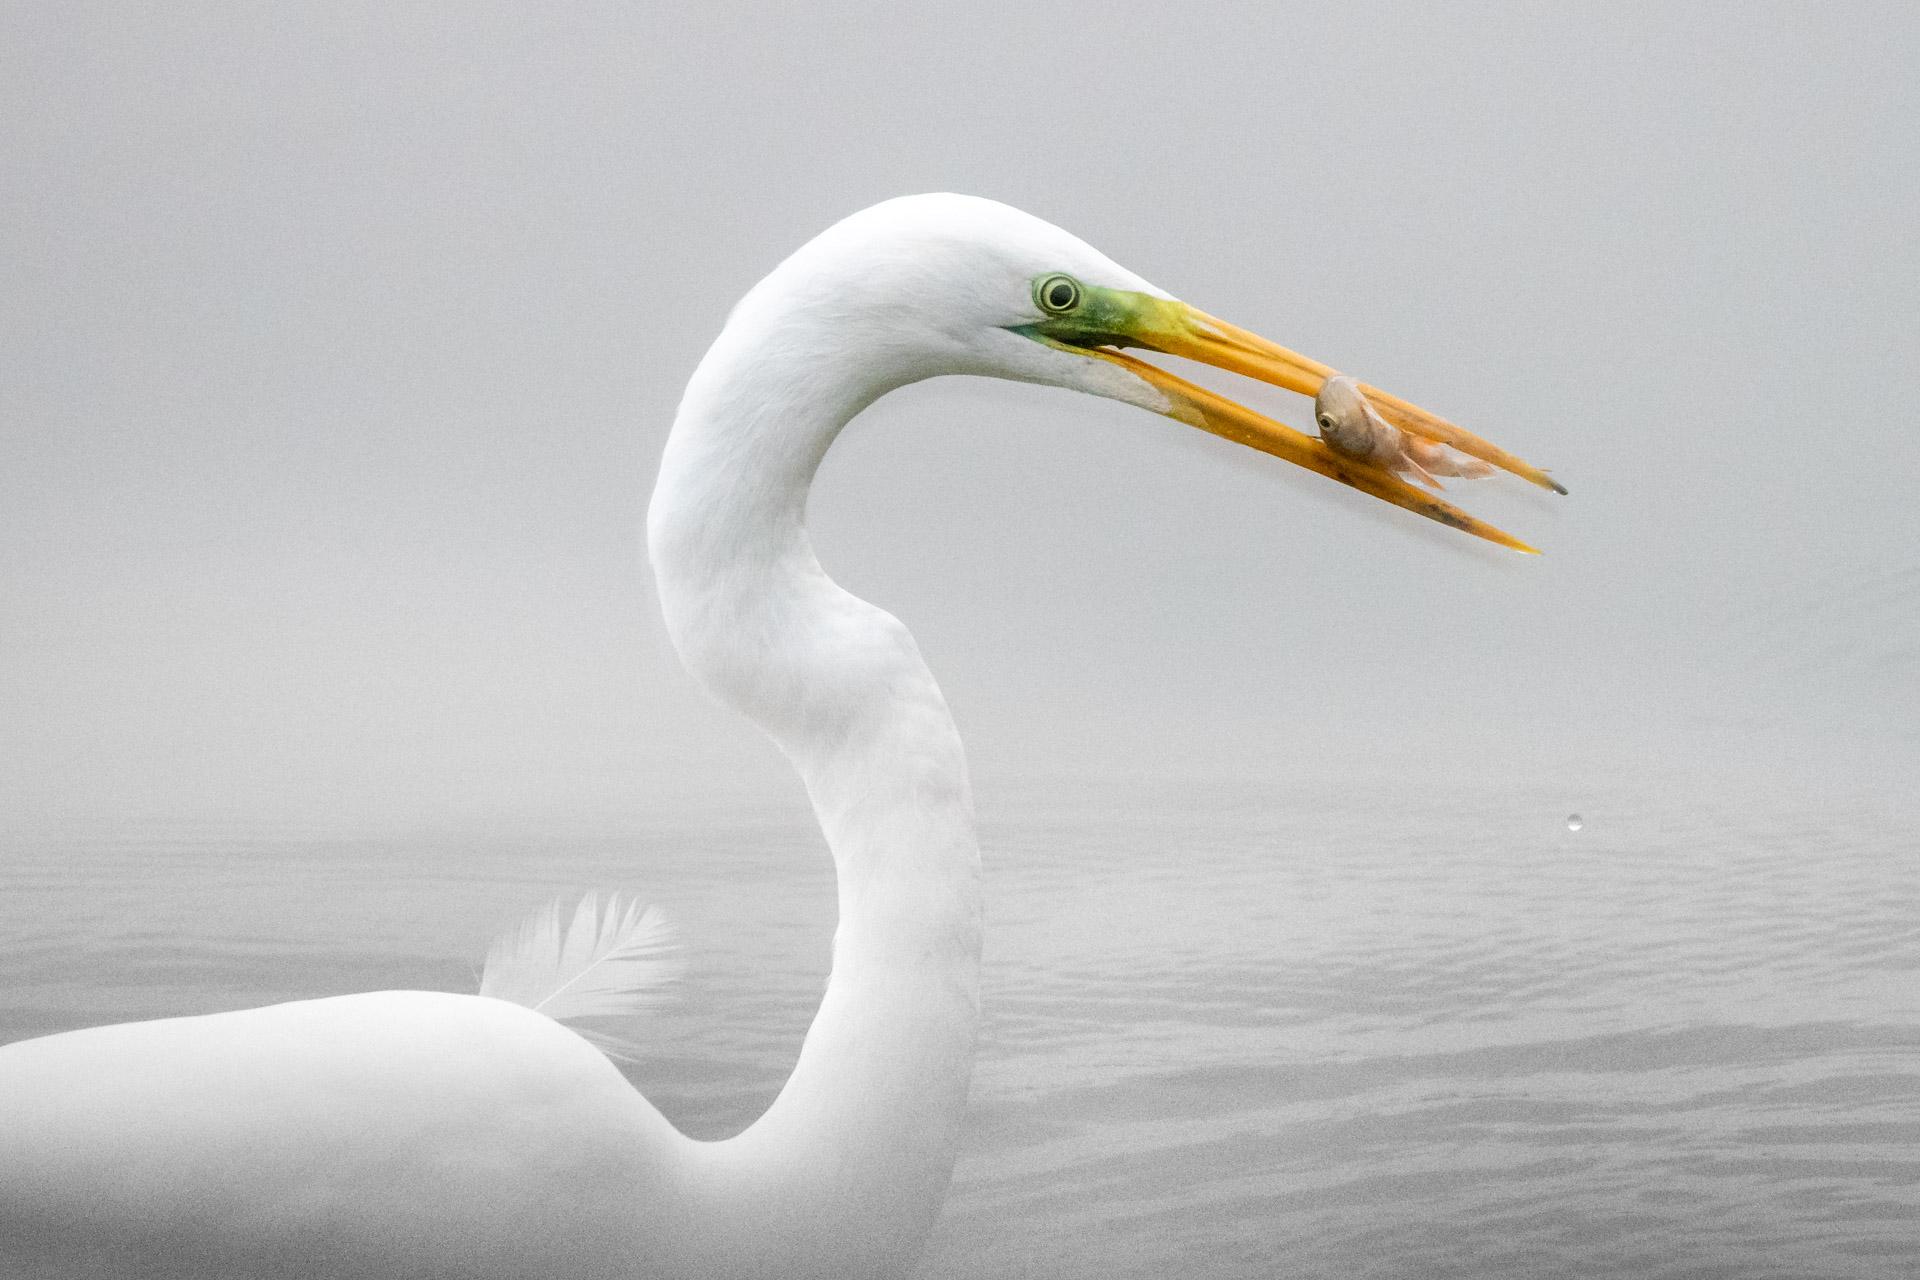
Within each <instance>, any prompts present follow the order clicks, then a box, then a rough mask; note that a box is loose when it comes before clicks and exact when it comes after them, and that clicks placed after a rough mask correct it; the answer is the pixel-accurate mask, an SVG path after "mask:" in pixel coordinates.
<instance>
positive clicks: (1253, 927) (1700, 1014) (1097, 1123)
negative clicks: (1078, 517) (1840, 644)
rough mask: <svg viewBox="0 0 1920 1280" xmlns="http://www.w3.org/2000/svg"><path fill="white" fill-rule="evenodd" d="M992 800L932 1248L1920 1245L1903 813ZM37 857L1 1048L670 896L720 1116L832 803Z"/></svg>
mask: <svg viewBox="0 0 1920 1280" xmlns="http://www.w3.org/2000/svg"><path fill="white" fill-rule="evenodd" d="M982 810H983V814H982V816H983V824H982V825H983V836H984V839H985V842H986V845H987V863H988V868H987V870H988V879H989V892H990V903H991V906H990V911H991V915H990V920H989V929H988V955H987V969H986V997H987V1020H986V1024H985V1029H984V1036H983V1041H982V1047H981V1054H980V1060H979V1066H978V1070H977V1075H976V1085H975V1090H974V1103H973V1108H972V1112H971V1125H970V1128H969V1131H968V1135H967V1142H966V1149H965V1152H964V1154H963V1156H962V1160H961V1164H960V1168H959V1171H958V1174H957V1176H956V1179H955V1184H954V1190H953V1194H952V1197H951V1199H950V1201H949V1204H948V1207H947V1211H946V1214H945V1216H944V1218H943V1220H942V1222H941V1224H940V1226H939V1228H938V1229H937V1232H936V1235H935V1239H934V1242H933V1246H932V1248H931V1250H930V1253H929V1257H928V1260H927V1262H926V1265H925V1266H924V1268H923V1273H924V1274H926V1275H928V1276H935V1277H958V1276H1006V1275H1014V1276H1021V1275H1030V1276H1104V1277H1111V1276H1142V1277H1145V1276H1167V1275H1176V1274H1177V1275H1188V1276H1265V1275H1273V1274H1289V1275H1300V1276H1342V1277H1347V1276H1380V1277H1388V1276H1394V1277H1439V1276H1474V1277H1522V1276H1525V1277H1537V1276H1580V1275H1591V1276H1698V1277H1708V1276H1726V1277H1743V1278H1744V1277H1767V1276H1779V1277H1811V1276H1845V1277H1852V1276H1863V1277H1866V1276H1887V1277H1894V1276H1912V1275H1916V1274H1920V838H1917V837H1916V833H1915V826H1914V821H1913V812H1914V811H1913V807H1912V805H1911V803H1910V802H1907V801H1905V800H1903V799H1901V798H1898V797H1894V798H1887V797H1885V796H1884V794H1882V795H1881V796H1880V798H1879V799H1874V798H1872V797H1869V798H1868V799H1866V800H1864V801H1863V800H1862V799H1861V798H1860V797H1858V796H1855V797H1851V798H1846V799H1842V798H1839V797H1836V796H1833V795H1831V794H1827V793H1824V792H1821V791H1819V790H1817V789H1814V788H1807V789H1806V790H1805V791H1803V792H1795V791H1794V790H1792V789H1790V788H1789V789H1777V788H1775V789H1762V790H1756V791H1739V790H1737V789H1727V790H1719V791H1710V792H1707V793H1705V794H1701V793H1699V792H1690V791H1688V790H1687V789H1686V788H1672V787H1651V786H1632V785H1625V784H1614V785H1611V786H1609V787H1607V788H1604V789H1589V790H1585V791H1581V792H1579V793H1569V792H1567V791H1565V790H1564V789H1559V788H1542V787H1535V788H1481V789H1479V790H1476V791H1473V792H1471V793H1464V794H1463V793H1453V794H1449V793H1446V792H1445V791H1443V790H1442V789H1441V788H1438V787H1428V788H1425V789H1421V788H1417V787H1416V788H1415V789H1414V791H1413V792H1412V793H1410V794H1406V795H1402V796H1398V797H1396V799H1395V802H1394V803H1393V804H1391V805H1382V804H1381V803H1379V802H1378V801H1377V799H1376V800H1373V801H1366V800H1362V799H1358V798H1355V797H1353V796H1350V795H1342V794H1337V793H1333V792H1329V793H1327V794H1323V795H1312V794H1308V795H1300V794H1293V795H1287V794H1283V793H1281V792H1278V791H1275V792H1272V793H1259V792H1248V791H1246V790H1244V789H1242V790H1235V789H1233V788H1227V787H1221V788H1218V789H1214V790H1209V791H1205V792H1201V791H1189V792H1184V793H1181V792H1176V791H1173V790H1167V791H1164V792H1142V791H1140V790H1139V789H1123V788H1117V787H1102V786H1099V785H1094V784H1077V785H1075V786H1072V787H1065V788H1057V789H1050V788H1039V787H1035V788H1033V789H1031V790H1030V791H1027V792H1019V791H1015V792H1014V793H1012V794H1001V795H999V796H997V797H995V796H992V795H988V794H983V797H982ZM1576 810H1577V811H1578V812H1579V813H1580V815H1581V817H1582V820H1583V821H1582V824H1581V829H1580V830H1578V831H1572V830H1569V828H1568V823H1567V817H1568V815H1569V813H1571V812H1574V811H1576ZM7 853H8V856H7V857H6V859H5V861H4V863H3V864H0V935H3V936H4V946H0V1040H11V1039H17V1038H21V1037H24V1036H29V1035H36V1034H43V1033H47V1032H52V1031H57V1030H63V1029H66V1028H70V1027H77V1026H84V1025H88V1024H92V1023H97V1022H105V1021H114V1020H121V1019H129V1018H142V1017H154V1016H163V1015H171V1014H180V1013H191V1012H204V1011H209V1010H214V1009H223V1008H233V1007H238V1006H243V1005H248V1004H257V1003H263V1002H267V1001H272V1000H278V999H286V998H292V997H300V996H309V995H320V994H331V993H335V992H339V991H345V990H353V989H365V988H376V987H385V986H422V987H441V988H447V989H454V990H460V989H470V988H471V984H472V980H473V966H474V961H475V959H476V958H477V957H478V955H479V954H480V953H481V952H482V951H483V950H484V947H485V943H486V941H487V939H488V937H489V936H490V935H491V934H492V933H493V932H494V931H495V930H496V929H497V928H499V927H500V926H502V925H503V924H506V923H509V922H511V921H512V920H513V919H514V917H515V916H516V915H517V914H518V913H519V912H520V911H521V910H522V909H523V908H524V907H526V906H528V905H529V904H533V903H537V902H539V901H541V900H543V899H544V898H545V897H547V896H548V895H549V894H550V893H552V892H553V891H555V890H561V889H577V888H584V887H589V886H594V885H606V886H626V887H632V888H635V889H639V890H641V891H643V892H645V893H647V894H648V895H649V896H652V897H655V898H659V899H661V900H663V901H666V902H667V903H669V904H670V905H671V906H672V907H673V909H674V910H675V913H676V915H677V916H678V917H679V920H680V922H681V923H682V926H683V928H684V932H685V935H686V940H687V942H688V945H689V950H690V953H691V955H690V958H691V962H692V967H693V972H692V974H691V976H690V978H689V981H688V990H687V999H685V1000H684V1001H683V1002H681V1003H680V1004H679V1005H678V1006H677V1007H676V1008H674V1009H673V1010H672V1011H671V1012H669V1013H667V1014H664V1015H662V1016H661V1018H660V1020H659V1023H658V1025H657V1027H656V1035H655V1037H654V1039H655V1040H656V1042H657V1043H658V1045H659V1053H658V1055H657V1056H656V1057H655V1058H654V1059H653V1060H651V1061H649V1062H647V1063H645V1064H643V1065H641V1066H639V1067H637V1068H635V1069H634V1070H633V1071H632V1075H633V1076H634V1078H635V1080H636V1082H637V1083H639V1084H641V1085H642V1087H644V1088H645V1089H646V1091H647V1092H648V1093H649V1095H650V1096H651V1097H653V1098H654V1100H655V1101H656V1102H657V1103H659V1104H660V1106H661V1107H662V1109H663V1110H664V1111H666V1112H667V1114H668V1115H670V1116H672V1117H673V1118H675V1119H676V1120H677V1121H679V1122H680V1123H681V1124H682V1125H683V1126H684V1127H686V1128H688V1129H689V1130H691V1131H693V1132H695V1133H697V1134H700V1135H702V1136H718V1135H721V1134H724V1133H727V1132H729V1131H731V1130H732V1129H735V1128H737V1127H739V1126H740V1125H742V1124H744V1123H745V1122H747V1121H748V1120H750V1119H751V1118H752V1117H753V1116H754V1115H755V1114H756V1113H757V1112H758V1110H759V1109H760V1108H762V1107H764V1106H765V1105H766V1103H767V1102H768V1101H769V1100H770V1099H771V1097H772V1095H773V1093H774V1091H775V1090H776V1089H777V1088H778V1086H779V1083H780V1081H781V1080H782V1079H783V1078H784V1075H785V1073H786V1071H787V1069H788V1068H789V1066H790V1065H791V1062H792V1059H793V1055H794V1053H795V1051H796V1049H797V1046H798V1044H799V1040H800V1037H801V1036H802V1034H803V1033H804V1031H805V1028H806V1023H807V1019H808V1017H809V1016H810V1014H811V1011H812V1004H813V1002H814V1001H815V1000H816V999H817V997H818V993H819V990H820V985H821V982H822V980H823V977H824V974H825V969H826V961H827V952H828V944H829V939H830V934H831V918H832V886H831V878H830V872H829V867H828V863H827V861H826V858H825V855H824V853H823V852H822V850H821V848H820V846H819V843H818V838H817V836H816V835H815V834H814V833H813V831H812V829H811V827H810V825H809V824H808V823H807V821H806V817H805V815H804V812H803V811H802V810H800V809H799V808H798V806H797V804H796V805H793V806H770V807H768V808H766V809H764V810H756V811H754V812H750V813H734V814H726V815H715V814H696V813H693V812H689V813H687V814H684V815H681V816H678V817H673V818H663V819H661V820H659V821H657V822H652V823H649V824H646V829H645V831H644V833H643V834H636V835H631V836H626V837H621V838H613V837H606V838H600V839H591V840H589V839H571V840H551V841H546V842H532V841H524V840H521V841H514V840H506V839H499V838H494V839H481V840H462V841H453V840H449V839H435V840H431V841H418V842H404V841H391V840H389V841H364V842H337V841H335V842H327V841H317V840H311V839H298V838H290V837H287V836H284V835H275V836H262V835H244V834H236V833H232V832H222V833H208V832H193V833H175V834H173V835H171V836H168V837H164V838H162V837H157V836H154V835H151V834H147V835H142V836H139V837H129V838H127V839H124V840H119V841H102V842H93V843H87V844H76V843H64V842H36V843H28V844H24V845H16V846H14V847H12V848H10V849H9V850H8V851H7Z"/></svg>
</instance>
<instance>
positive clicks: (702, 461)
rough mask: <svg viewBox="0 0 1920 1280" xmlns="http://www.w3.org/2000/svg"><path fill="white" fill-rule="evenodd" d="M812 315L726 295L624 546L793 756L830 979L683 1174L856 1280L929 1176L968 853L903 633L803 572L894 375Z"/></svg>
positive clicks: (893, 1252) (943, 1129) (951, 1108)
mask: <svg viewBox="0 0 1920 1280" xmlns="http://www.w3.org/2000/svg"><path fill="white" fill-rule="evenodd" d="M817 331H818V330H817V328H816V327H815V326H810V325H809V324H808V323H807V321H806V318H805V317H802V316H794V315H792V314H783V311H782V308H781V307H780V306H778V305H777V304H775V303H772V302H769V301H768V300H766V299H765V298H763V297H762V296H761V295H760V293H759V292H756V294H752V295H749V297H748V299H747V300H746V301H745V302H743V303H742V304H741V306H740V308H738V309H737V310H736V311H735V313H734V315H733V317H732V318H731V319H730V320H729V322H728V325H727V327H726V329H725V330H724V331H723V332H722V334H721V336H720V338H719V339H718V341H716V342H715V344H714V346H713V348H712V350H710V351H709V352H708V354H707V356H706V358H705V359H704V360H703V361H702V363H701V365H700V368H699V369H698V371H697V372H696V373H695V375H694V377H693V380H692V381H691V382H690V383H689V385H688V388H687V393H686V396H685V398H684V399H683V401H682V403H681V407H680V412H679V414H678V416H677V417H676V419H675V421H674V426H673V433H672V436H671V437H670V439H669V440H668V443H667V449H666V453H665V456H664V457H663V459H662V462H661V469H660V478H659V482H658V484H657V485H656V487H655V489H654V496H653V503H652V507H651V509H650V511H649V514H648V543H649V551H650V554H651V558H652V561H653V568H654V575H655V578H656V580H657V583H658V587H659V592H660V601H661V607H662V610H663V612H664V614H665V617H666V622H667V627H668V630H669V632H670V633H671V634H672V636H673V640H674V643H675V645H676V646H677V647H678V649H679V651H680V655H681V658H682V660H683V661H684V662H685V663H686V665H687V667H688V669H689V670H691V671H692V672H693V673H694V675H695V676H697V677H698V678H699V679H700V680H701V681H702V682H703V683H704V684H706V685H707V687H708V688H710V689H711V690H712V691H713V692H714V693H715V694H716V695H717V696H719V697H720V698H722V699H723V700H724V701H726V702H728V703H730V704H731V705H733V706H734V707H736V708H738V709H739V710H740V711H742V712H743V713H745V714H746V715H747V716H749V717H750V718H752V719H753V720H754V721H756V722H757V723H758V724H760V725H761V727H763V728H764V729H765V730H766V731H767V732H768V733H769V734H771V735H772V737H773V738H774V740H775V741H776V742H778V743H779V745H780V747H781V748H782V749H783V750H784V751H785V752H786V754H787V756H788V757H789V758H790V759H791V760H792V761H793V764H794V766H795V768H796V769H797V770H798V771H799V773H800V775H801V777H802V778H803V779H804V780H805V782H806V786H807V792H808V795H809V796H810V797H811V799H812V802H813V807H814V812H815V813H816V815H817V816H818V818H819V821H820V826H821V829H822V831H823V832H824V833H825V835H826V838H827V843H828V845H829V846H830V848H831V849H832V852H833V858H834V862H835V866H836V870H837V874H838V885H839V906H840V920H839V928H838V930H837V932H836V934H835V936H834V948H833V972H832V977H831V979H830V981H829V983H828V987H827V992H826V995H825V997H824V999H823V1000H822V1002H821V1005H820V1011H819V1013H818V1015H817V1016H816V1018H815V1019H814V1023H813V1026H812V1028H811V1030H810V1031H809V1032H808V1034H807V1039H806V1042H805V1044H804V1045H803V1046H802V1048H801V1051H800V1059H799V1062H798V1065H797V1066H796V1067H795V1069H794V1072H793V1075H792V1077H791V1078H790V1079H789V1080H788V1082H787V1085H786V1088H785V1089H784V1090H782V1092H781V1094H780V1096H779V1098H778V1099H777V1100H776V1101H775V1103H774V1104H773V1106H772V1107H771V1108H770V1109H769V1110H768V1112H767V1113H766V1115H764V1116H763V1117H762V1118H761V1119H760V1120H759V1121H758V1122H756V1123H755V1124H754V1125H753V1126H752V1127H751V1128H750V1129H748V1130H747V1131H746V1132H745V1133H743V1134H741V1135H740V1136H739V1137H737V1138H734V1139H732V1140H730V1141H728V1142H724V1143H719V1144H716V1145H715V1146H714V1147H713V1148H711V1149H710V1153H709V1155H710V1158H711V1166H710V1168H709V1169H708V1172H707V1176H709V1177H711V1178H712V1179H714V1180H715V1181H714V1188H715V1191H716V1193H718V1192H719V1191H720V1190H721V1189H722V1188H724V1190H725V1194H727V1195H728V1196H729V1197H733V1196H740V1195H743V1194H744V1195H747V1196H750V1197H752V1202H754V1203H761V1204H765V1205H766V1206H768V1227H767V1231H766V1238H765V1239H762V1240H759V1241H747V1242H741V1244H740V1248H742V1249H751V1250H753V1251H754V1252H755V1253H756V1254H758V1253H760V1251H761V1250H763V1249H764V1250H767V1251H770V1252H768V1253H767V1254H766V1255H765V1256H769V1257H774V1258H778V1257H781V1256H784V1257H786V1258H788V1259H792V1258H796V1257H812V1258H822V1259H825V1258H833V1262H832V1269H834V1270H837V1273H839V1274H848V1275H856V1274H863V1273H865V1272H867V1271H869V1270H871V1269H875V1268H879V1267H885V1266H889V1265H892V1264H894V1263H896V1262H897V1261H898V1260H900V1259H902V1258H907V1259H910V1258H911V1257H913V1256H914V1255H915V1254H917V1252H918V1249H919V1247H920V1245H921V1242H922V1241H923V1239H924V1237H925V1234H926V1231H927V1230H928V1228H929V1227H930V1226H931V1224H932V1222H933V1219H934V1216H935V1215H936V1214H937V1213H938V1210H939V1206H940V1202H941V1200H942V1199H943V1198H944V1195H945V1192H946V1186H947V1182H948V1179H949V1177H950V1175H951V1172H952V1168H953V1161H954V1155H955V1150H956V1146H957V1141H958V1133H959V1124H960V1118H961V1115H962V1112H963V1110H964V1107H965V1103H966V1092H967V1083H968V1078H969V1074H970V1071H971V1066H972V1060H973V1049H974V1036H975V1030H976V1027H977V1025H978V1020H979V994H978V971H979V957H980V920H981V905H980V863H979V851H978V846H977V844H976V842H975V838H974V831H973V814H972V799H971V796H970V794H969V791H968V784H967V770H966V760H965V756H964V754H963V752H962V749H961V745H960V738H959V735H958V733H957V732H956V731H955V729H954V725H953V720H952V717H951V716H950V715H949V714H948V711H947V707H946V702H945V700H944V699H943V698H942V697H941V694H940V690H939V687H938V686H937V685H936V684H935V683H934V680H933V676H932V675H931V674H930V673H929V672H928V671H927V668H926V665H925V664H924V663H923V662H922V661H921V659H920V655H919V651H918V649H917V647H916V646H915V644H914V642H913V637H912V636H911V635H910V634H908V632H907V630H906V628H905V627H903V626H902V625H901V624H900V623H899V622H898V621H896V620H895V619H894V618H893V617H891V616H890V615H888V614H887V613H885V612H884V611H882V610H880V609H878V608H875V607H874V606H872V605H870V604H867V603H866V602H865V601H863V600H860V599H858V598H857V597H855V596H853V595H852V594H850V593H848V592H847V591H844V590H842V589H841V588H840V586H839V585H838V584H836V583H835V582H834V581H833V580H832V579H830V578H829V577H827V575H826V574H825V572H824V571H822V569H821V568H820V564H819V562H818V560H817V559H815V557H814V554H813V548H812V544H811V543H810V541H809V540H808V538H807V534H806V528H805V516H806V502H807V491H808V488H809V486H810V485H811V483H812V480H813V475H814V472H815V470H816V469H817V468H818V466H819V463H820V460H821V459H822V458H823V457H824V456H825V455H826V452H827V449H828V447H829V446H830V445H831V444H832V443H833V440H834V438H835V436H837V435H838V433H839V431H840V428H841V427H842V426H844V425H845V424H846V422H847V421H848V420H849V419H850V418H852V417H853V416H854V415H855V414H856V413H858V412H859V411H860V410H861V409H863V408H865V407H866V406H867V405H868V404H870V403H871V402H872V401H873V400H874V399H876V398H878V397H879V396H880V395H881V394H883V393H884V392H886V391H888V390H890V389H892V387H893V386H896V385H899V383H901V382H904V381H906V380H907V379H906V377H904V376H902V377H892V376H889V375H888V374H887V373H886V372H885V371H884V369H882V370H876V369H875V368H874V367H872V366H871V365H870V364H869V363H867V362H866V361H864V360H862V361H860V362H853V361H850V360H848V359H847V358H846V357H845V356H844V355H841V354H839V353H841V352H844V351H845V350H846V347H845V345H844V344H843V343H836V342H832V341H827V340H826V338H827V337H828V335H827V334H826V333H824V332H822V333H820V339H821V340H819V341H812V340H810V339H811V337H812V335H813V334H814V333H816V332H817ZM836 1251H838V1254H839V1256H835V1254H836ZM849 1252H851V1253H852V1255H853V1256H848V1254H849ZM743 1261H744V1259H743ZM749 1269H750V1268H749Z"/></svg>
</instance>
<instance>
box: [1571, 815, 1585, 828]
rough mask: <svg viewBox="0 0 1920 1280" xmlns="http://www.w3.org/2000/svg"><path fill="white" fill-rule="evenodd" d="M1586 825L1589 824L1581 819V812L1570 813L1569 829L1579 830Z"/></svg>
mask: <svg viewBox="0 0 1920 1280" xmlns="http://www.w3.org/2000/svg"><path fill="white" fill-rule="evenodd" d="M1586 825H1587V824H1586V822H1585V821H1583V820H1582V819H1581V817H1580V815H1579V814H1577V813H1570V814H1568V815H1567V830H1569V831H1578V830H1579V829H1580V828H1582V827H1584V826H1586Z"/></svg>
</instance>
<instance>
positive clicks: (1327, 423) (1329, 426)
mask: <svg viewBox="0 0 1920 1280" xmlns="http://www.w3.org/2000/svg"><path fill="white" fill-rule="evenodd" d="M1339 425H1340V424H1339V423H1337V422H1335V421H1334V420H1333V415H1332V414H1330V413H1323V414H1321V415H1320V429H1321V430H1322V431H1332V430H1333V429H1334V428H1336V427H1338V426H1339Z"/></svg>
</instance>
